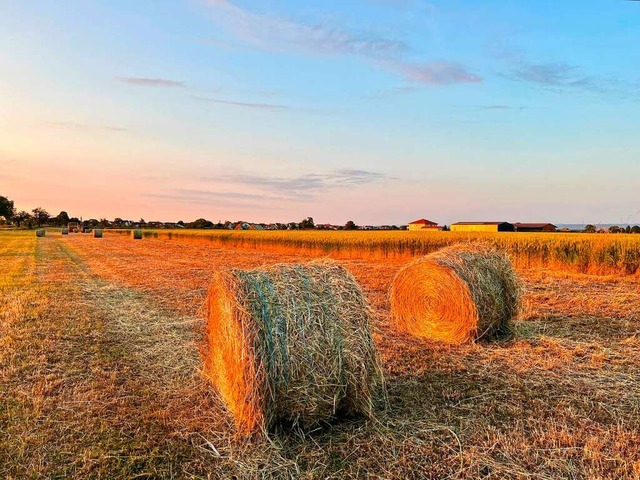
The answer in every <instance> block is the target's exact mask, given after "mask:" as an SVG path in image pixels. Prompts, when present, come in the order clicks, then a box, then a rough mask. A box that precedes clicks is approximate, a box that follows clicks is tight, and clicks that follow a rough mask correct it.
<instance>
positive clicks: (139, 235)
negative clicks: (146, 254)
mask: <svg viewBox="0 0 640 480" xmlns="http://www.w3.org/2000/svg"><path fill="white" fill-rule="evenodd" d="M131 238H133V239H134V240H142V230H132V231H131Z"/></svg>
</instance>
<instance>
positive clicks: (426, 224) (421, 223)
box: [409, 218, 442, 231]
mask: <svg viewBox="0 0 640 480" xmlns="http://www.w3.org/2000/svg"><path fill="white" fill-rule="evenodd" d="M409 230H429V231H438V230H442V227H441V226H440V225H438V224H437V223H436V222H432V221H431V220H427V219H426V218H421V219H420V220H416V221H415V222H411V223H410V224H409Z"/></svg>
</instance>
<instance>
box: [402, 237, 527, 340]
mask: <svg viewBox="0 0 640 480" xmlns="http://www.w3.org/2000/svg"><path fill="white" fill-rule="evenodd" d="M390 301H391V312H392V313H391V321H392V323H393V324H394V325H395V327H396V328H398V329H399V330H401V331H405V332H408V333H410V334H412V335H414V336H417V337H423V338H428V339H432V340H437V341H442V342H445V343H451V344H462V343H465V342H468V341H473V340H477V339H480V338H483V339H490V338H495V337H499V336H502V335H505V334H508V333H509V332H510V330H511V321H512V319H513V317H514V316H515V315H517V313H518V310H519V306H520V283H519V280H518V278H517V275H516V273H515V271H514V269H513V265H512V264H511V262H510V260H509V259H508V258H507V256H506V255H504V254H503V253H500V252H498V251H497V250H495V249H494V248H491V247H488V246H483V245H480V244H472V245H454V246H451V247H447V248H444V249H442V250H439V251H437V252H435V253H432V254H430V255H427V256H425V257H423V258H420V259H417V260H415V261H413V262H411V263H409V264H408V265H406V266H405V267H403V268H402V269H401V270H400V271H399V272H398V274H397V275H396V277H395V278H394V281H393V284H392V287H391V291H390Z"/></svg>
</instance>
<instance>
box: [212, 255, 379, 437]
mask: <svg viewBox="0 0 640 480" xmlns="http://www.w3.org/2000/svg"><path fill="white" fill-rule="evenodd" d="M206 307H207V319H208V324H207V347H208V348H207V351H206V353H205V357H204V361H205V374H206V376H207V377H208V378H209V379H210V380H211V381H212V383H213V384H214V385H215V386H216V388H217V390H218V392H219V393H220V396H221V397H222V400H223V401H224V403H225V404H226V406H227V409H228V411H229V412H230V413H231V414H232V415H233V417H234V420H235V424H236V427H237V429H238V431H239V432H240V433H242V434H244V435H251V434H256V433H261V432H268V431H271V430H273V429H274V428H275V427H277V426H278V425H284V426H291V427H296V428H302V429H309V428H313V427H314V426H317V425H318V424H321V423H323V422H325V421H328V420H330V419H332V418H334V417H337V416H343V415H363V416H365V417H368V418H371V417H372V416H373V409H374V404H376V403H377V402H378V401H379V400H382V399H384V398H385V397H384V385H383V378H382V370H381V368H380V362H379V359H378V355H377V352H376V349H375V345H374V343H373V340H372V337H371V326H370V322H371V320H372V315H373V313H372V310H371V308H370V307H369V304H368V303H367V300H366V298H365V296H364V294H363V292H362V290H361V289H360V286H359V285H358V283H357V282H356V280H355V279H354V278H353V277H352V276H351V274H350V273H349V272H348V271H347V270H346V269H344V268H343V267H341V266H339V265H337V264H336V263H333V262H312V263H309V264H306V265H296V264H292V265H276V266H272V267H268V268H265V269H262V270H253V271H242V270H231V271H226V272H218V273H217V274H216V275H215V277H214V279H213V281H212V284H211V287H210V290H209V295H208V298H207V303H206Z"/></svg>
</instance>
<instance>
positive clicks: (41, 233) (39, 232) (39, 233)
mask: <svg viewBox="0 0 640 480" xmlns="http://www.w3.org/2000/svg"><path fill="white" fill-rule="evenodd" d="M46 234H47V233H46V231H45V229H44V228H39V229H37V230H36V237H44V236H45V235H46Z"/></svg>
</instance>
